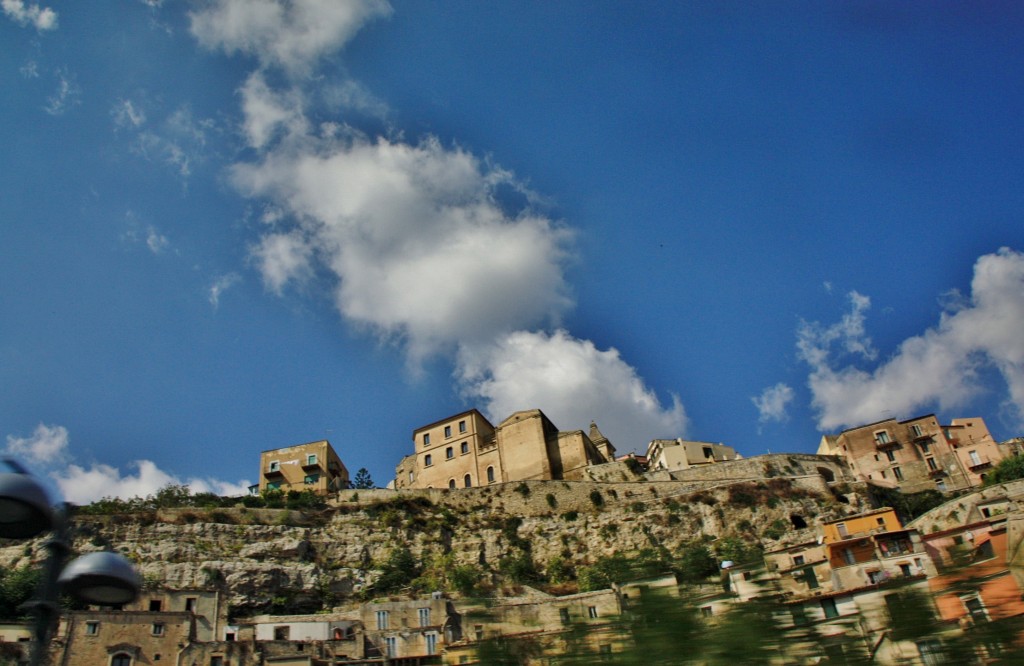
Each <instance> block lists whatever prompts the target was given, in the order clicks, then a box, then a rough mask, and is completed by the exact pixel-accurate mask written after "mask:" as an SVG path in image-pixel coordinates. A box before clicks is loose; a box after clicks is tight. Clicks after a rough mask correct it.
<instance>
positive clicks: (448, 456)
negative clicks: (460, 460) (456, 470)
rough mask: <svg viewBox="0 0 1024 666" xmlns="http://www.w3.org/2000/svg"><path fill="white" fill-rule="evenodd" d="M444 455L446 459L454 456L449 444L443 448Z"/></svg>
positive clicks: (453, 450)
mask: <svg viewBox="0 0 1024 666" xmlns="http://www.w3.org/2000/svg"><path fill="white" fill-rule="evenodd" d="M444 457H445V458H447V459H448V460H451V459H452V458H454V457H455V449H453V448H452V447H450V446H449V447H448V448H447V449H445V450H444Z"/></svg>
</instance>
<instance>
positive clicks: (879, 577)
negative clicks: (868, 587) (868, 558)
mask: <svg viewBox="0 0 1024 666" xmlns="http://www.w3.org/2000/svg"><path fill="white" fill-rule="evenodd" d="M883 580H885V576H884V575H883V574H882V572H881V571H878V570H875V571H869V572H868V581H869V582H870V583H871V584H872V585H877V584H878V583H881V582H882V581H883Z"/></svg>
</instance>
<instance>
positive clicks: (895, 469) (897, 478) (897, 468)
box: [892, 467, 903, 481]
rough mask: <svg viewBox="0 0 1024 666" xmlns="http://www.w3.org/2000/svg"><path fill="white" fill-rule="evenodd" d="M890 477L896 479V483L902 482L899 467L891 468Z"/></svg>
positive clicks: (901, 473) (901, 471)
mask: <svg viewBox="0 0 1024 666" xmlns="http://www.w3.org/2000/svg"><path fill="white" fill-rule="evenodd" d="M892 475H893V476H895V477H896V480H897V481H902V480H903V470H902V469H900V468H899V467H893V468H892Z"/></svg>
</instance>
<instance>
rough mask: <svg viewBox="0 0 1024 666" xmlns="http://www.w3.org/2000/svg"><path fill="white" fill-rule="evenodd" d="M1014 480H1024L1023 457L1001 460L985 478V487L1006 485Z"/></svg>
mask: <svg viewBox="0 0 1024 666" xmlns="http://www.w3.org/2000/svg"><path fill="white" fill-rule="evenodd" d="M1014 479H1024V456H1010V457H1009V458H1003V459H1002V460H1000V461H999V464H998V465H996V466H995V468H994V469H993V470H992V471H991V472H989V473H988V475H987V476H986V477H985V485H986V486H992V485H995V484H997V483H1006V482H1007V481H1013V480H1014Z"/></svg>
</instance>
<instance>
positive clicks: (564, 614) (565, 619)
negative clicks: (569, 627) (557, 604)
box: [558, 608, 569, 624]
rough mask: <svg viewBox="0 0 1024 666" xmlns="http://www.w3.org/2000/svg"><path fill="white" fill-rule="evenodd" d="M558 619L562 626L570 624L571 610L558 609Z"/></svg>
mask: <svg viewBox="0 0 1024 666" xmlns="http://www.w3.org/2000/svg"><path fill="white" fill-rule="evenodd" d="M558 619H560V620H561V621H562V624H569V609H568V608H559V609H558Z"/></svg>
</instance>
